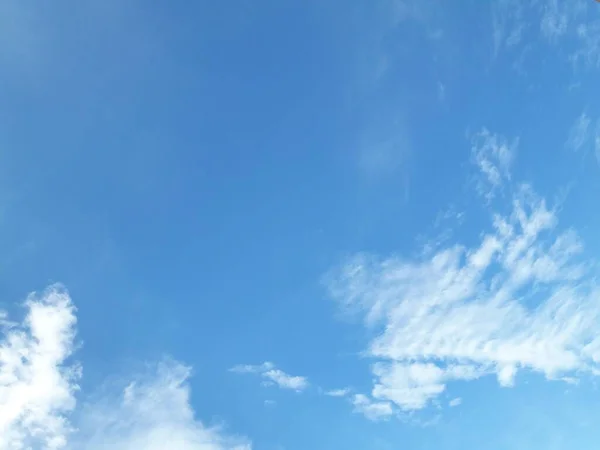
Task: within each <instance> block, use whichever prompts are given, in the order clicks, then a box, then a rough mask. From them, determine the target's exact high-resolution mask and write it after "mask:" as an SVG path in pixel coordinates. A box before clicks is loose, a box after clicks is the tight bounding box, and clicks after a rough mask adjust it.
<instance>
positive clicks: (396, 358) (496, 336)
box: [327, 131, 600, 418]
mask: <svg viewBox="0 0 600 450" xmlns="http://www.w3.org/2000/svg"><path fill="white" fill-rule="evenodd" d="M474 142H475V144H474V146H473V149H472V152H473V155H474V159H473V160H474V162H475V166H476V167H477V168H478V170H479V173H480V176H481V177H483V179H484V180H487V182H488V185H487V186H488V188H489V189H490V190H491V192H494V191H495V190H497V189H500V188H502V187H505V186H506V187H507V189H506V190H507V191H508V192H509V193H510V197H508V198H507V201H505V202H501V203H506V204H497V203H494V204H493V205H494V206H495V207H498V209H499V210H501V211H502V212H492V213H491V216H490V225H489V228H487V229H484V230H481V233H480V239H479V240H478V243H477V244H476V245H474V246H465V245H463V244H461V243H459V242H455V243H450V244H447V245H446V246H445V247H443V248H440V249H438V250H436V251H435V252H433V253H429V254H426V255H420V256H417V257H415V258H407V257H403V256H400V255H392V256H388V257H378V256H375V255H368V254H358V255H356V256H354V257H352V258H350V259H349V260H348V261H346V262H345V263H344V264H343V265H342V267H341V268H339V269H336V270H334V271H333V272H332V273H331V274H330V276H329V277H328V282H327V287H328V289H329V292H330V294H331V296H332V297H333V298H334V299H335V300H336V301H337V302H338V304H339V306H340V308H342V309H343V310H345V311H347V312H349V313H353V314H358V316H359V317H361V318H362V320H363V321H364V324H365V326H366V327H368V328H369V329H371V330H372V331H375V337H374V338H373V339H372V340H371V341H370V343H369V346H368V349H367V350H366V355H367V356H369V357H370V358H371V359H372V360H373V363H372V365H371V372H372V375H373V378H374V382H373V386H372V390H371V395H370V397H367V396H363V397H359V400H360V401H359V402H358V404H359V405H366V406H369V405H371V403H369V402H373V404H375V403H377V404H379V403H386V402H389V403H390V405H393V406H394V408H393V409H394V411H396V410H399V411H414V410H419V409H423V408H426V407H427V406H428V405H431V404H432V403H433V402H435V401H436V399H437V398H438V397H439V396H440V395H441V394H442V393H443V392H445V391H446V390H447V389H448V386H449V385H451V384H452V383H453V382H454V381H459V380H460V381H472V380H477V379H479V378H481V377H484V376H490V375H493V376H495V377H496V378H497V380H498V383H499V384H500V385H501V386H504V387H510V386H513V385H514V384H515V383H516V381H517V380H516V377H517V375H518V374H519V373H520V372H534V373H539V374H541V375H543V376H544V377H546V378H547V379H549V380H556V379H561V378H569V379H573V378H575V379H576V378H577V377H580V376H583V375H584V374H590V375H593V374H597V373H598V371H599V370H600V338H599V337H598V336H599V334H600V325H598V324H599V323H600V322H599V319H600V288H599V287H598V286H597V284H596V282H595V275H596V271H595V268H596V266H595V262H594V261H591V260H587V259H585V258H584V257H583V255H582V254H583V250H584V248H583V243H582V242H581V240H580V238H579V237H578V235H577V233H576V232H575V231H574V230H572V229H561V228H560V227H559V225H558V217H557V209H556V208H553V207H551V206H549V205H548V204H547V202H546V200H545V199H544V198H543V197H541V196H539V195H538V194H537V193H536V192H535V191H534V190H533V188H532V187H531V186H530V185H528V184H520V185H518V184H514V183H513V182H512V181H511V176H510V172H509V171H507V170H506V168H507V167H508V164H507V161H510V160H512V157H513V154H514V151H515V150H516V145H514V146H509V145H506V144H505V143H506V142H508V141H507V140H506V139H505V138H502V137H501V136H498V135H495V134H492V133H489V132H486V131H484V132H482V133H480V134H479V135H478V139H477V140H476V141H474ZM500 148H502V150H501V151H500V150H498V149H500ZM498 155H502V156H501V157H499V156H498ZM482 161H483V162H482ZM501 174H504V175H503V176H501ZM509 187H510V189H508V188H509ZM478 189H481V188H478ZM482 192H483V193H484V194H485V191H482ZM484 198H487V196H486V195H484ZM366 406H365V408H366ZM379 408H380V410H381V411H384V410H387V409H386V408H385V407H384V406H382V405H381V406H380V407H379ZM390 414H392V412H391V411H390ZM382 415H383V414H382ZM372 417H373V416H372V415H371V418H372Z"/></svg>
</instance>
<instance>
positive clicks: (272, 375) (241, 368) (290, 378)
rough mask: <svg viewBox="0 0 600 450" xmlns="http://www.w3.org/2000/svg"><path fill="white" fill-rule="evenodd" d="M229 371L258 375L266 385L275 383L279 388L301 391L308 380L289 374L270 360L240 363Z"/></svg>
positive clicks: (306, 385) (307, 384)
mask: <svg viewBox="0 0 600 450" xmlns="http://www.w3.org/2000/svg"><path fill="white" fill-rule="evenodd" d="M229 371H230V372H234V373H240V374H256V375H260V376H261V377H262V378H263V380H264V384H265V385H267V386H270V385H276V386H278V387H279V388H281V389H289V390H293V391H296V392H301V391H303V390H305V389H306V388H308V386H309V382H308V379H307V378H306V377H301V376H295V375H290V374H288V373H286V372H284V371H283V370H280V369H278V368H277V367H275V364H273V363H272V362H268V361H267V362H264V363H262V364H259V365H249V364H241V365H237V366H234V367H232V368H231V369H229Z"/></svg>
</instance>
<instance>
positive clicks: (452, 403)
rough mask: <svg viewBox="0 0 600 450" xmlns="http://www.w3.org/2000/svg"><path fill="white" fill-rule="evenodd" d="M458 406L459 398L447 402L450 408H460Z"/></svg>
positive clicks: (459, 403)
mask: <svg viewBox="0 0 600 450" xmlns="http://www.w3.org/2000/svg"><path fill="white" fill-rule="evenodd" d="M460 405H462V398H460V397H456V398H453V399H452V400H450V401H449V402H448V406H449V407H450V408H454V407H456V406H460Z"/></svg>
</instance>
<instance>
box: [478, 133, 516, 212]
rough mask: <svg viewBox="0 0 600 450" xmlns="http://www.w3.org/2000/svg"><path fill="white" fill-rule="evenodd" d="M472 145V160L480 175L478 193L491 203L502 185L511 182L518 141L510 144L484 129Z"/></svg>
mask: <svg viewBox="0 0 600 450" xmlns="http://www.w3.org/2000/svg"><path fill="white" fill-rule="evenodd" d="M471 144H472V147H471V154H472V158H473V161H474V163H475V165H476V166H477V167H478V168H479V175H480V176H479V178H478V180H477V181H478V182H477V191H478V193H479V194H480V195H481V196H483V197H484V198H486V199H487V200H488V201H491V200H492V199H493V198H494V197H495V196H496V194H497V192H498V191H499V190H501V188H502V185H503V184H504V183H505V182H507V181H510V168H511V164H512V160H513V158H514V153H515V149H516V147H517V145H518V140H516V141H514V142H512V143H509V142H508V141H507V140H506V139H504V138H502V137H501V136H497V135H494V134H491V133H490V132H489V131H488V130H485V129H484V130H482V131H481V132H479V133H477V134H476V135H475V136H474V137H473V139H472V142H471Z"/></svg>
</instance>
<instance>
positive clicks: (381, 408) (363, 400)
mask: <svg viewBox="0 0 600 450" xmlns="http://www.w3.org/2000/svg"><path fill="white" fill-rule="evenodd" d="M352 404H353V405H354V412H357V413H360V414H363V415H364V416H365V417H366V418H367V419H369V420H373V421H375V420H381V419H386V418H388V417H390V416H391V415H392V414H393V413H394V410H393V408H392V404H391V403H390V402H385V401H384V402H379V401H373V400H372V399H370V398H369V397H367V396H366V395H363V394H356V395H355V396H354V397H353V398H352Z"/></svg>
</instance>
